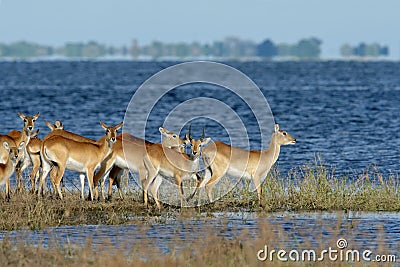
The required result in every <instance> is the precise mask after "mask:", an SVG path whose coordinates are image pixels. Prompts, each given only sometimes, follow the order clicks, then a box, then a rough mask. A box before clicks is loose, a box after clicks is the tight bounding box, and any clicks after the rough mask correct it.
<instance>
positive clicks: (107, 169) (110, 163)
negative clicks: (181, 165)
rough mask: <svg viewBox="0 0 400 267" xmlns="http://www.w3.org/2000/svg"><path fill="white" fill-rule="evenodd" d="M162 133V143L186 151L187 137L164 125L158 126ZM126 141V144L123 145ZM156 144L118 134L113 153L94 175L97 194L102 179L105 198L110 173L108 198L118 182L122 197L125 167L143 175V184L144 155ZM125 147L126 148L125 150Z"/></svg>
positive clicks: (143, 176) (128, 135) (144, 175)
mask: <svg viewBox="0 0 400 267" xmlns="http://www.w3.org/2000/svg"><path fill="white" fill-rule="evenodd" d="M158 129H159V131H160V133H161V134H162V135H163V136H164V138H163V140H162V144H163V146H165V147H168V148H172V149H176V150H178V151H181V152H184V150H185V146H186V144H187V141H186V139H182V138H180V137H179V135H178V134H177V133H174V132H171V131H168V130H167V129H166V128H164V127H159V128H158ZM123 142H124V146H123ZM151 145H154V144H153V143H151V142H149V141H146V140H143V139H141V138H138V137H135V136H133V135H131V134H129V133H125V132H124V133H122V134H120V135H119V136H117V142H116V143H115V144H114V145H113V149H112V151H113V152H112V154H110V155H109V157H107V158H106V159H105V160H104V161H103V163H102V165H101V167H100V169H99V171H98V172H97V173H96V175H95V177H94V185H95V194H96V198H98V189H97V184H98V182H99V181H100V180H101V184H100V187H101V193H102V198H103V199H104V198H105V197H104V182H105V179H106V177H107V174H108V173H109V188H108V198H109V199H110V198H111V197H112V185H113V184H114V183H116V184H117V188H118V193H119V195H120V197H121V198H122V193H121V191H120V186H119V185H120V181H119V177H120V176H121V173H122V171H123V170H124V169H128V168H129V169H130V170H132V171H134V172H137V173H139V177H141V179H142V180H141V181H140V182H141V184H142V185H143V182H144V179H145V177H146V174H145V172H146V170H145V167H144V165H143V157H144V155H145V153H146V147H149V146H151ZM124 147H125V150H124Z"/></svg>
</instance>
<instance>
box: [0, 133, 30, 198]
mask: <svg viewBox="0 0 400 267" xmlns="http://www.w3.org/2000/svg"><path fill="white" fill-rule="evenodd" d="M3 147H4V148H5V150H6V151H7V152H8V158H7V159H6V163H0V185H3V184H6V200H7V201H9V200H10V177H11V175H12V174H13V172H14V170H15V166H16V165H17V162H18V159H19V158H20V156H21V155H22V154H23V153H24V147H25V142H24V141H22V142H21V143H20V144H19V146H18V148H17V147H15V146H13V145H12V146H9V144H8V143H7V141H4V142H3Z"/></svg>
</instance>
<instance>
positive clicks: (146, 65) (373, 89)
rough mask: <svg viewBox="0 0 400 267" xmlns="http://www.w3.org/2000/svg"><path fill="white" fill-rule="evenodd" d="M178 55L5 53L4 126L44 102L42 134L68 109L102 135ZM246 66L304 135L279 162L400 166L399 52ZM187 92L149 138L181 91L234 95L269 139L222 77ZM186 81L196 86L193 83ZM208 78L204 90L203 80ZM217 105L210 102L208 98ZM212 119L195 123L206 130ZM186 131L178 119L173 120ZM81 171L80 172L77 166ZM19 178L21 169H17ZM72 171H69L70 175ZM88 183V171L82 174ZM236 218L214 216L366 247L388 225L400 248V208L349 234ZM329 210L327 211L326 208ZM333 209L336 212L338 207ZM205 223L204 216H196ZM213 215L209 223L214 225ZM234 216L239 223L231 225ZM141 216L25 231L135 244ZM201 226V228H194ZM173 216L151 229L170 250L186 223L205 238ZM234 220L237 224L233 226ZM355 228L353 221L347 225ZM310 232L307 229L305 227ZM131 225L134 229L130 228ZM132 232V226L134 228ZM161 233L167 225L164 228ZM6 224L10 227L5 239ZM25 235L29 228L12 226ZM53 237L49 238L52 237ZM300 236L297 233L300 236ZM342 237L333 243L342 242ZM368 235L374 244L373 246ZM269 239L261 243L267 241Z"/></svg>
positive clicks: (282, 120) (217, 132)
mask: <svg viewBox="0 0 400 267" xmlns="http://www.w3.org/2000/svg"><path fill="white" fill-rule="evenodd" d="M173 64H175V63H173V62H0V89H1V97H0V115H1V123H0V125H1V126H0V127H1V128H0V132H1V133H7V132H8V131H10V130H12V129H20V128H21V126H22V121H21V120H20V118H19V117H18V115H17V112H18V111H20V112H23V113H26V114H31V115H32V114H35V113H37V112H40V113H41V115H40V118H39V119H38V121H37V124H36V126H37V128H39V129H40V137H43V136H44V135H45V134H46V133H48V131H49V130H48V128H47V127H46V126H45V122H44V121H45V120H48V121H54V120H56V119H60V120H61V121H63V123H64V125H65V128H66V129H68V130H70V131H73V132H77V133H79V134H81V135H84V136H87V137H89V138H93V139H98V138H99V137H100V136H101V135H102V134H103V130H102V128H101V127H100V125H99V123H98V121H99V120H104V121H105V122H106V123H108V124H117V123H119V122H120V121H122V120H123V118H124V114H125V110H126V107H127V105H128V103H129V101H130V99H131V97H132V95H133V94H134V92H135V90H136V89H137V88H138V87H139V86H140V84H141V83H143V82H144V81H145V80H146V79H148V78H149V77H151V76H152V75H153V74H155V73H157V72H158V71H160V70H162V69H164V68H166V67H169V66H171V65H173ZM227 64H228V65H230V66H232V67H235V68H237V69H239V70H241V71H242V72H243V73H245V74H246V75H248V76H249V77H250V78H251V79H253V80H254V81H255V83H256V84H257V85H258V86H259V87H260V88H261V90H262V92H263V94H264V96H265V97H266V98H267V100H268V102H269V105H270V108H271V110H272V112H273V114H274V118H275V120H276V121H277V122H278V123H279V124H280V125H281V128H283V129H286V130H287V131H289V132H290V133H291V134H292V135H293V136H295V137H296V138H297V140H298V143H297V144H296V145H294V146H287V147H283V148H282V150H281V155H280V158H279V161H278V168H279V170H280V172H281V173H282V174H286V173H287V172H289V171H290V170H291V169H293V168H298V167H299V166H301V165H303V164H306V163H307V162H310V161H313V160H314V159H315V157H316V155H320V156H321V158H322V160H323V161H324V162H325V163H326V164H328V165H329V166H332V167H334V168H336V173H338V174H346V173H350V174H359V173H362V172H363V171H365V169H366V168H367V167H368V166H375V165H376V166H377V169H378V170H379V171H380V172H382V173H383V174H384V175H385V177H387V175H389V174H394V175H395V176H396V177H397V176H398V175H399V172H400V158H399V148H400V138H399V135H400V120H399V116H398V115H399V107H400V63H397V62H246V63H239V62H228V63H227ZM187 87H188V88H189V90H185V94H182V92H181V91H180V89H179V88H177V89H174V90H173V91H171V92H170V93H168V94H167V95H165V97H164V98H163V99H161V100H160V103H159V104H158V105H156V106H155V110H154V111H153V113H152V115H151V116H150V118H149V123H148V129H149V135H147V137H148V139H149V140H150V141H153V142H159V141H160V135H159V133H158V131H157V129H158V127H159V126H160V125H162V124H163V120H164V118H165V114H167V113H168V110H167V109H166V107H171V108H173V107H174V106H176V105H178V104H179V103H180V102H181V101H184V100H187V99H190V98H193V97H199V96H208V97H214V98H216V99H219V100H221V101H224V100H225V101H228V100H229V101H228V102H229V104H230V106H231V107H232V108H233V109H234V110H235V111H236V112H237V113H238V114H239V115H240V116H241V118H242V119H243V120H244V123H245V125H246V127H248V128H249V132H250V146H251V148H255V149H257V148H259V146H260V145H259V140H260V136H259V134H260V133H259V131H257V129H256V127H255V125H256V122H255V121H254V116H252V114H251V112H248V110H247V107H246V105H244V104H243V103H242V102H241V101H240V99H238V98H237V97H234V96H232V95H231V93H229V92H228V91H227V90H223V89H221V88H215V87H212V86H204V85H203V86H199V85H187ZM188 88H186V89H188ZM199 88H200V89H201V90H199ZM205 108H207V107H205ZM200 123H203V124H204V123H206V126H207V135H209V136H211V137H213V139H214V140H222V141H225V142H229V140H228V139H227V137H226V132H225V131H224V129H222V128H221V127H220V125H219V124H218V123H216V122H212V121H205V122H204V121H201V122H200ZM202 126H203V125H194V126H193V128H194V134H195V135H197V136H200V134H201V127H202ZM171 130H174V131H177V129H171ZM75 176H76V178H77V175H75ZM12 181H14V179H12ZM68 182H69V181H68V180H67V183H68ZM74 183H75V184H78V178H77V179H76V180H75V181H74ZM221 216H227V218H226V219H223V220H224V221H225V222H228V228H227V226H226V224H225V223H221V222H219V221H215V222H212V223H214V224H213V225H214V226H215V229H216V231H218V234H219V235H221V236H225V237H227V238H230V237H233V236H237V235H239V234H240V233H241V231H243V230H248V231H249V237H248V238H251V236H252V235H254V234H255V233H256V232H257V229H259V226H260V225H263V223H265V222H268V223H270V224H271V225H275V226H277V227H278V226H279V227H281V226H283V227H284V230H285V232H287V233H288V234H289V235H293V240H299V242H303V241H304V242H305V241H307V240H309V241H310V242H311V243H312V242H314V241H313V240H319V239H318V238H321V236H322V237H323V238H339V237H342V236H346V237H348V238H349V240H350V239H351V242H355V243H356V244H358V245H359V246H361V247H368V246H369V245H371V246H373V247H376V246H379V245H380V244H381V243H382V242H381V241H382V240H381V239H380V237H379V236H378V233H379V229H378V228H377V227H376V225H382V227H383V230H384V232H385V233H386V234H387V239H385V240H384V242H385V243H386V244H389V245H390V247H391V248H393V250H392V252H393V251H395V252H396V251H397V252H398V251H399V247H398V245H399V234H400V232H399V216H398V214H397V213H388V214H382V213H373V214H366V215H356V216H353V217H352V218H351V220H350V221H353V222H357V226H356V227H354V228H353V226H351V223H349V220H348V219H346V220H347V221H344V222H342V223H343V224H344V227H343V229H342V230H340V231H339V233H340V236H337V237H336V236H329V233H328V232H327V231H325V228H326V227H328V226H332V221H333V222H334V224H335V223H336V222H337V221H338V219H337V218H336V217H335V216H336V215H330V214H327V215H326V214H325V215H324V214H322V220H321V216H320V215H318V216H317V218H315V216H314V215H312V216H310V215H304V214H303V215H302V214H293V215H291V214H283V215H282V216H281V217H279V215H278V216H276V215H272V217H268V216H267V217H261V218H257V216H258V215H252V214H250V215H243V216H245V218H243V216H242V215H237V214H236V215H235V214H233V215H232V214H231V215H229V214H227V215H226V214H223V215H221ZM324 216H325V217H324ZM332 216H333V217H332ZM191 223H192V224H194V225H195V228H196V229H197V230H198V231H199V232H201V229H202V228H201V227H202V224H203V222H201V221H192V222H191ZM209 223H210V222H208V224H207V225H209ZM229 225H231V226H232V225H233V226H234V227H233V228H232V227H231V228H230V227H229ZM137 227H138V226H137V225H129V226H102V225H99V226H78V227H70V226H63V227H57V228H49V229H46V230H45V231H28V232H26V233H22V234H24V235H25V234H26V235H27V237H26V239H25V240H31V241H32V242H39V241H40V240H42V239H43V240H44V243H45V244H47V243H46V242H47V241H48V240H50V239H51V238H54V237H56V238H57V239H58V240H60V243H65V242H67V240H71V241H72V242H81V243H84V242H85V240H86V239H87V238H88V237H89V236H90V237H92V240H93V242H94V244H102V243H103V241H104V240H105V239H108V240H110V241H111V243H112V244H114V245H115V244H116V243H118V242H120V241H121V240H119V239H118V240H117V239H115V237H116V236H122V238H124V237H126V239H124V240H122V241H127V242H128V244H127V245H128V246H129V245H132V246H134V245H135V244H137V242H140V236H137V235H135V231H136V230H137ZM190 229H191V228H190ZM190 229H189V230H188V229H187V228H185V226H182V225H180V222H177V221H175V220H173V221H172V222H167V223H166V224H156V225H154V226H151V227H150V228H149V230H148V231H147V232H146V233H147V237H150V238H154V240H155V241H156V242H157V244H158V245H159V247H160V249H161V251H162V252H164V253H165V252H168V251H169V243H168V242H170V241H171V240H172V239H173V238H175V236H176V233H177V231H178V232H179V234H180V235H181V236H180V237H182V238H184V239H185V240H190V238H192V239H193V238H198V236H196V235H192V231H191V230H190ZM232 229H233V230H232ZM346 229H347V230H346ZM299 231H300V232H301V233H300V232H299ZM121 233H124V234H123V235H121ZM127 233H129V234H127ZM159 233H161V235H159ZM4 234H5V233H2V234H1V235H0V239H1V238H2V236H3V235H4ZM11 234H12V235H14V236H15V237H16V238H17V239H18V238H19V237H20V235H21V232H12V233H11ZM46 240H47V241H46ZM296 242H297V241H296ZM296 244H298V243H296ZM333 245H334V244H332V246H333ZM367 245H368V246H367ZM260 249H261V248H260Z"/></svg>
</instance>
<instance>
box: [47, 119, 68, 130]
mask: <svg viewBox="0 0 400 267" xmlns="http://www.w3.org/2000/svg"><path fill="white" fill-rule="evenodd" d="M45 123H46V125H47V127H49V128H50V130H51V131H54V130H64V125H63V124H62V122H61V121H59V120H56V121H55V122H54V124H52V123H51V122H48V121H45Z"/></svg>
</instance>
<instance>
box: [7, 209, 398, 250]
mask: <svg viewBox="0 0 400 267" xmlns="http://www.w3.org/2000/svg"><path fill="white" fill-rule="evenodd" d="M139 220H140V218H139ZM265 227H268V229H264V228H265ZM263 230H266V231H267V232H270V235H269V236H273V235H274V234H275V236H276V239H274V240H273V242H274V244H268V240H265V242H266V244H267V245H270V246H272V245H275V246H277V245H279V246H283V247H281V248H284V249H290V248H303V249H307V248H308V249H319V248H320V247H321V245H326V244H327V242H328V245H330V246H332V247H335V246H336V243H332V244H330V243H329V242H335V241H336V240H337V239H340V238H345V239H346V240H347V242H348V244H349V247H352V248H358V249H363V250H365V249H369V250H372V251H373V250H374V249H375V250H377V249H378V248H379V247H382V246H385V247H386V248H387V249H388V251H386V252H387V253H388V254H395V255H396V253H398V252H399V251H400V214H399V213H386V212H380V213H369V212H367V213H364V212H363V213H353V212H350V213H348V214H345V213H343V212H333V213H331V212H301V213H296V212H283V213H271V214H260V213H249V212H242V213H240V212H235V213H232V212H231V213H227V212H222V213H213V214H211V217H210V214H208V215H207V216H206V215H205V214H203V215H201V216H200V217H197V218H186V219H176V218H171V217H168V216H167V217H163V216H161V217H153V218H151V219H149V218H146V219H145V220H144V223H142V224H132V225H118V226H110V225H82V226H59V227H48V228H45V229H43V230H40V231H12V232H0V239H3V238H4V237H5V235H8V237H9V238H10V240H11V241H12V242H16V243H18V242H23V243H26V244H30V245H33V244H36V245H37V244H41V245H43V246H49V245H51V246H54V244H60V245H62V246H65V245H67V244H69V245H71V244H75V245H76V244H78V245H79V244H80V245H85V244H86V242H88V240H90V244H91V245H92V246H94V247H98V248H99V249H102V250H111V251H112V250H115V251H120V250H121V249H122V250H125V251H126V253H128V254H129V253H130V251H131V250H132V249H133V248H134V247H135V246H142V245H143V244H144V243H145V244H148V243H149V242H150V243H151V244H154V245H155V246H157V247H158V249H159V250H160V253H170V252H171V251H172V250H174V251H175V250H177V251H179V250H180V249H182V248H184V247H187V246H188V244H190V243H191V242H192V241H196V240H197V239H199V238H204V234H205V233H212V234H214V235H217V236H220V237H224V238H228V239H232V238H239V239H240V240H242V241H246V242H250V243H251V242H252V240H254V239H255V238H257V237H258V236H259V232H260V231H261V232H262V231H263ZM271 232H272V233H271ZM279 233H283V236H282V235H279ZM179 240H181V241H182V242H180V241H179ZM275 242H277V243H278V244H276V243H275ZM302 246H306V247H302ZM310 246H311V247H310ZM260 249H262V248H260ZM397 256H398V257H400V255H397Z"/></svg>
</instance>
